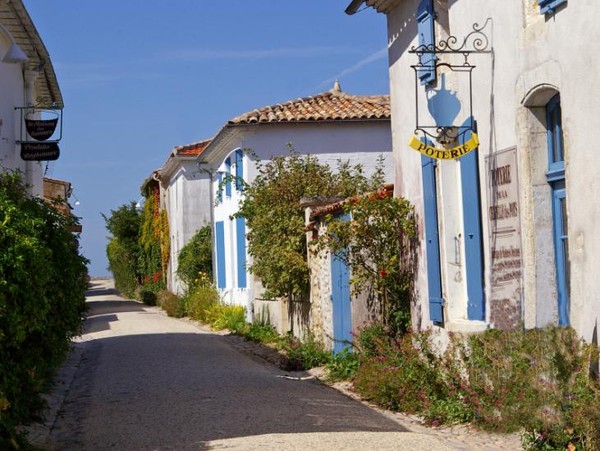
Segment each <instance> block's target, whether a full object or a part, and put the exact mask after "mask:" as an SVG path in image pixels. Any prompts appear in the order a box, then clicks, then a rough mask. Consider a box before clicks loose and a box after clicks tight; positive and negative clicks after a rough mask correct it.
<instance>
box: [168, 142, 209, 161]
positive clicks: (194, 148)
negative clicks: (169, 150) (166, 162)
mask: <svg viewBox="0 0 600 451" xmlns="http://www.w3.org/2000/svg"><path fill="white" fill-rule="evenodd" d="M209 144H210V139H207V140H205V141H198V142H195V143H191V144H185V145H183V146H178V147H175V152H174V154H175V155H176V156H178V157H187V156H198V155H200V154H201V153H202V151H203V150H204V149H206V146H208V145H209Z"/></svg>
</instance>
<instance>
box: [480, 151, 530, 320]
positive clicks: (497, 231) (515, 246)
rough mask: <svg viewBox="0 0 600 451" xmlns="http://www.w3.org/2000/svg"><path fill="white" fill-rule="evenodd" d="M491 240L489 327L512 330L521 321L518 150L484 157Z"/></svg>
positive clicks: (521, 269)
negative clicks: (490, 325)
mask: <svg viewBox="0 0 600 451" xmlns="http://www.w3.org/2000/svg"><path fill="white" fill-rule="evenodd" d="M486 168H487V195H488V212H487V216H488V221H489V228H488V229H489V234H490V236H489V239H490V262H491V268H490V302H489V306H490V323H491V324H492V326H493V327H495V328H498V329H512V328H513V327H515V326H517V325H518V323H519V321H521V319H522V318H521V307H522V299H521V298H522V294H521V293H522V271H523V268H522V245H521V210H520V205H519V177H518V171H517V149H516V147H511V148H509V149H505V150H501V151H499V152H496V153H494V154H493V155H490V156H488V157H486Z"/></svg>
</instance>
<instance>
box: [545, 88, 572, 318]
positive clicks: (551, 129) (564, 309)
mask: <svg viewBox="0 0 600 451" xmlns="http://www.w3.org/2000/svg"><path fill="white" fill-rule="evenodd" d="M546 133H547V139H548V172H547V173H546V178H547V180H548V183H549V184H550V188H551V191H552V219H553V231H554V256H555V260H554V261H555V265H556V291H557V297H558V324H559V325H561V326H566V325H568V324H569V291H570V290H569V283H570V282H569V279H570V263H569V241H568V217H567V190H566V185H565V158H564V157H565V155H564V142H563V134H562V117H561V108H560V95H559V94H556V95H555V96H554V97H552V99H550V101H549V102H548V103H547V104H546Z"/></svg>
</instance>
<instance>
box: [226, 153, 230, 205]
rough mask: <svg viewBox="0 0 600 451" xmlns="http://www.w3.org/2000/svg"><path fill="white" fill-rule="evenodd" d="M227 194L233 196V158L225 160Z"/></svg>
mask: <svg viewBox="0 0 600 451" xmlns="http://www.w3.org/2000/svg"><path fill="white" fill-rule="evenodd" d="M225 177H226V180H225V195H226V196H227V197H231V158H229V157H228V158H227V159H226V160H225Z"/></svg>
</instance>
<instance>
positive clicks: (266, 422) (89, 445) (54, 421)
mask: <svg viewBox="0 0 600 451" xmlns="http://www.w3.org/2000/svg"><path fill="white" fill-rule="evenodd" d="M88 306H89V309H88V315H87V320H86V323H85V330H84V333H83V335H82V336H81V337H79V338H78V340H77V342H76V343H75V350H74V352H73V353H72V354H71V356H70V358H69V360H68V362H67V364H66V365H65V366H64V367H63V368H62V370H61V372H60V374H59V376H58V378H57V386H56V389H55V390H54V392H53V394H52V395H51V397H50V400H49V403H50V406H51V410H53V412H50V413H49V414H48V416H47V422H46V423H47V424H46V425H45V427H37V428H33V430H32V433H31V438H32V439H33V441H34V443H35V444H36V445H38V446H41V447H42V448H43V449H47V450H61V451H62V450H90V451H94V450H106V449H112V450H187V449H190V450H201V449H261V450H264V449H272V450H288V449H291V450H294V449H298V450H299V449H303V450H304V449H307V448H311V449H314V450H327V449H344V450H346V449H356V450H358V449H380V450H383V449H410V450H434V449H435V450H438V449H483V448H484V447H485V448H486V449H509V448H506V447H505V446H502V442H496V443H494V442H492V441H491V439H489V438H488V440H487V441H481V440H480V441H477V440H475V441H473V445H467V444H464V443H461V442H460V441H457V440H452V439H456V437H452V436H451V434H446V435H445V436H444V435H441V434H437V435H436V434H435V433H434V432H433V431H426V430H425V428H422V430H420V431H419V432H420V433H415V432H411V431H415V430H418V428H417V429H415V428H413V427H411V428H410V429H411V431H409V430H408V429H407V428H406V424H405V423H403V422H402V421H398V420H396V419H394V416H393V415H392V414H384V413H381V412H378V411H376V410H374V409H371V408H370V407H368V406H366V405H364V404H363V403H360V402H358V401H355V400H352V399H351V398H349V397H347V396H345V395H344V394H342V393H340V392H339V391H336V390H334V389H332V388H330V387H327V386H326V385H324V384H322V383H321V382H319V381H318V380H316V379H314V378H311V377H307V375H306V374H305V373H286V372H284V371H282V370H280V369H279V368H278V367H277V366H275V365H271V364H269V363H267V362H265V361H263V360H261V359H257V358H253V357H252V356H250V355H249V354H248V353H247V352H243V348H242V347H241V346H240V345H239V344H236V343H239V342H238V340H235V339H232V338H233V337H228V336H223V335H219V334H215V333H212V332H211V331H210V330H208V329H206V328H204V327H203V326H201V325H198V324H197V323H194V322H190V321H186V320H178V319H173V318H169V317H168V316H166V315H165V314H164V312H162V311H161V310H160V309H158V308H156V307H147V306H145V305H143V304H141V303H139V302H135V301H130V300H125V299H123V298H121V297H119V296H118V295H117V293H116V291H115V290H114V289H113V288H112V281H93V282H92V287H91V290H90V291H89V292H88ZM463 432H464V431H463ZM510 443H511V442H506V445H507V446H510ZM513 444H514V442H513Z"/></svg>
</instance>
